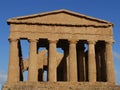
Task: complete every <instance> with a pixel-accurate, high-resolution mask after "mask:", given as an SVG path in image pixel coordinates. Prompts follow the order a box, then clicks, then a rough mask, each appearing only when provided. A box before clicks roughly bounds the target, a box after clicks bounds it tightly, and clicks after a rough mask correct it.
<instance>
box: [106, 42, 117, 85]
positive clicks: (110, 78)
mask: <svg viewBox="0 0 120 90" xmlns="http://www.w3.org/2000/svg"><path fill="white" fill-rule="evenodd" d="M106 70H107V71H106V72H107V82H110V83H115V75H114V62H113V55H112V42H106Z"/></svg>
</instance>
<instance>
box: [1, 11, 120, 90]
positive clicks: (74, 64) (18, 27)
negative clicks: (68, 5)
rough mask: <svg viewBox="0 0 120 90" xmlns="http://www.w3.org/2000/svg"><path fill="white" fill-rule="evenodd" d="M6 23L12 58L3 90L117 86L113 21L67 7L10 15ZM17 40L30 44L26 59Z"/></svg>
mask: <svg viewBox="0 0 120 90" xmlns="http://www.w3.org/2000/svg"><path fill="white" fill-rule="evenodd" d="M7 23H8V24H9V25H10V36H9V42H10V57H9V66H8V79H7V82H6V83H5V84H4V85H3V88H2V89H3V90H120V87H119V86H117V85H115V75H114V63H113V56H112V44H113V42H114V39H113V31H112V28H113V24H112V23H110V22H107V21H104V20H100V19H96V18H93V17H90V16H86V15H83V14H79V13H75V12H72V11H68V10H57V11H52V12H46V13H40V14H34V15H29V16H23V17H17V18H11V19H9V20H8V22H7ZM20 40H27V41H28V42H29V46H28V47H29V58H28V59H27V60H25V58H23V57H22V53H23V51H22V48H21V41H20ZM39 48H45V50H42V51H39ZM58 48H61V50H63V52H62V53H60V52H58ZM25 71H28V79H27V81H24V75H23V74H24V72H25ZM44 71H46V72H47V73H46V75H44ZM44 78H46V81H45V80H44Z"/></svg>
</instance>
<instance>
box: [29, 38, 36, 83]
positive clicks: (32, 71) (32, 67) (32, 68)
mask: <svg viewBox="0 0 120 90" xmlns="http://www.w3.org/2000/svg"><path fill="white" fill-rule="evenodd" d="M29 42H30V55H29V69H28V81H30V82H36V81H38V68H37V40H36V39H29Z"/></svg>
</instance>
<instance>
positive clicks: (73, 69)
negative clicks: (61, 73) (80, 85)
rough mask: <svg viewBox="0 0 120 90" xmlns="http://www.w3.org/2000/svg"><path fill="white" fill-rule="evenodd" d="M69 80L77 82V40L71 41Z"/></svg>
mask: <svg viewBox="0 0 120 90" xmlns="http://www.w3.org/2000/svg"><path fill="white" fill-rule="evenodd" d="M69 71H70V72H69V73H70V76H69V80H70V82H77V58H76V41H70V46H69Z"/></svg>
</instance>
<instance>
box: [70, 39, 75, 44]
mask: <svg viewBox="0 0 120 90" xmlns="http://www.w3.org/2000/svg"><path fill="white" fill-rule="evenodd" d="M69 42H70V43H71V44H76V43H77V40H69Z"/></svg>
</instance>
